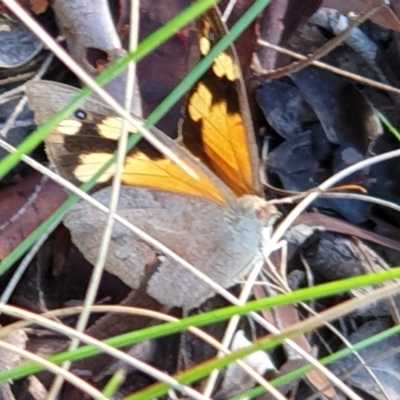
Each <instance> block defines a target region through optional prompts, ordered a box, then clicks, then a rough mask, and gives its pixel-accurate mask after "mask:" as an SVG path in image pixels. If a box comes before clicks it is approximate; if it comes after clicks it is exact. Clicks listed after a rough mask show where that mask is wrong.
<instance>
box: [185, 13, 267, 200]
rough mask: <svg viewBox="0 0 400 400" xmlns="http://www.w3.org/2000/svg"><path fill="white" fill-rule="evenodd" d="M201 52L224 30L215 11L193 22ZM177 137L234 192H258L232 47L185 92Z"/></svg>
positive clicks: (241, 86) (255, 163) (253, 152)
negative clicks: (189, 90)
mask: <svg viewBox="0 0 400 400" xmlns="http://www.w3.org/2000/svg"><path fill="white" fill-rule="evenodd" d="M197 25H198V42H199V50H200V53H201V55H202V56H205V55H207V53H208V52H209V51H210V50H211V49H212V47H213V46H214V44H215V43H217V42H218V41H219V40H220V39H221V38H222V36H223V35H224V34H225V32H226V27H225V26H224V25H223V24H222V22H221V20H220V18H219V15H218V14H217V13H216V10H211V11H209V12H207V13H206V14H204V15H203V16H202V18H200V19H199V20H198V23H197ZM181 140H182V142H183V144H184V146H185V147H186V148H187V149H189V150H190V152H191V153H192V154H194V155H195V156H196V157H198V158H200V159H201V160H202V161H203V163H205V164H206V165H207V166H208V167H209V168H210V169H211V170H212V171H213V172H214V173H215V174H216V175H217V176H218V177H219V178H220V179H221V180H222V181H223V182H224V183H225V184H226V185H227V186H228V187H229V188H230V189H231V190H232V191H233V192H234V193H235V194H236V195H238V196H240V195H244V194H259V191H260V182H259V165H258V155H257V147H256V144H255V136H254V132H253V127H252V124H251V118H250V112H249V107H248V103H247V96H246V92H245V88H244V84H243V78H242V74H241V71H240V67H239V63H238V60H237V55H236V52H235V50H234V48H233V47H228V48H227V49H226V50H225V51H224V52H222V53H221V54H219V55H218V56H217V57H216V58H215V60H214V62H213V64H212V67H211V68H210V69H209V70H208V71H207V72H206V73H205V74H204V75H203V76H202V78H201V79H200V80H199V82H198V83H197V84H196V85H195V86H194V88H193V90H192V91H191V92H190V94H189V99H188V102H187V107H186V115H185V118H184V120H183V122H182V124H181Z"/></svg>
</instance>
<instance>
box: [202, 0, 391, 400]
mask: <svg viewBox="0 0 400 400" xmlns="http://www.w3.org/2000/svg"><path fill="white" fill-rule="evenodd" d="M382 4H383V2H382V0H377V1H376V2H375V3H373V4H372V5H371V7H369V8H367V9H366V10H365V11H363V12H362V13H360V14H359V16H358V17H357V19H355V20H354V21H353V22H352V23H350V24H349V26H348V27H347V29H345V30H344V31H342V32H341V33H340V34H339V35H337V36H336V37H335V38H333V39H332V40H331V41H329V42H328V43H326V44H325V45H324V46H322V47H320V48H319V49H318V50H317V51H316V52H315V53H314V54H313V55H312V56H311V57H308V58H305V59H304V60H300V61H299V62H295V63H292V64H291V65H289V66H288V67H283V68H279V69H277V70H275V71H273V72H268V73H265V74H262V75H261V76H262V77H267V78H268V79H278V78H280V77H282V76H285V75H288V74H291V73H294V72H296V71H299V70H300V69H302V68H304V67H305V66H307V65H308V64H309V63H310V62H313V61H315V60H317V59H318V58H321V57H323V56H324V55H325V54H327V53H329V52H330V51H331V50H332V49H334V48H335V47H336V46H337V45H339V44H340V43H341V42H342V41H343V40H344V38H345V37H346V35H347V34H348V32H350V31H351V29H353V28H355V27H356V26H358V25H359V24H361V23H362V22H364V21H366V20H367V19H368V18H370V16H371V15H373V14H374V13H375V12H376V11H377V10H378V9H379V8H380V7H381V6H382ZM254 278H255V277H254ZM246 286H247V288H249V287H250V286H252V285H251V284H246ZM244 290H245V291H246V288H245V289H244ZM247 298H248V293H246V294H244V293H243V294H242V295H241V296H240V300H241V301H246V299H247ZM238 321H239V319H238V318H232V319H231V320H230V323H229V325H228V331H227V332H226V334H225V337H224V340H223V343H224V345H228V344H229V342H230V340H231V336H232V334H233V330H234V329H235V328H234V327H235V326H236V325H237V323H238ZM217 378H218V371H214V372H213V373H212V374H211V375H210V377H209V380H208V382H207V385H206V388H205V392H204V393H205V394H206V395H208V396H210V395H211V393H212V390H213V388H214V386H215V383H216V381H217Z"/></svg>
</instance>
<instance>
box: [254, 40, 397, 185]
mask: <svg viewBox="0 0 400 400" xmlns="http://www.w3.org/2000/svg"><path fill="white" fill-rule="evenodd" d="M258 43H259V44H260V45H261V46H266V47H270V48H271V49H274V50H276V51H278V52H280V53H283V54H287V55H289V56H291V57H293V58H298V59H299V60H304V61H309V60H310V58H308V57H306V56H303V55H302V54H299V53H296V52H294V51H292V50H288V49H285V48H283V47H281V46H276V45H274V44H272V43H269V42H266V41H264V40H259V41H258ZM310 64H311V65H314V66H316V67H318V68H321V69H325V70H327V71H330V72H332V73H334V74H337V75H341V76H343V77H345V78H349V79H352V80H354V81H356V82H360V83H363V84H365V85H369V86H371V87H375V88H377V89H380V90H386V91H388V92H393V93H396V94H400V89H398V88H396V87H393V86H389V85H386V84H384V83H380V82H377V81H374V80H372V79H369V78H365V77H363V76H361V75H357V74H354V73H352V72H348V71H345V70H343V69H340V68H337V67H334V66H332V65H329V64H326V63H324V62H322V61H310ZM291 65H292V64H291ZM307 65H308V64H307ZM273 190H276V188H273Z"/></svg>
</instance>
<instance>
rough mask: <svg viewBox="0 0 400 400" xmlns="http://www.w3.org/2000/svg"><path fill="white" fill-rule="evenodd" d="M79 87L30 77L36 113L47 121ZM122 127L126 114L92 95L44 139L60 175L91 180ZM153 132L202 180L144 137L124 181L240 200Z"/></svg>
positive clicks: (131, 157) (30, 98) (75, 180)
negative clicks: (193, 175) (182, 167)
mask: <svg viewBox="0 0 400 400" xmlns="http://www.w3.org/2000/svg"><path fill="white" fill-rule="evenodd" d="M77 91H78V89H76V88H73V87H70V86H68V85H63V84H60V83H55V82H48V81H35V82H30V83H29V84H28V85H27V95H28V102H29V106H30V108H31V109H32V110H33V111H34V112H35V121H36V123H38V124H41V123H43V122H45V121H47V120H48V119H49V118H50V117H51V116H52V115H53V114H54V113H55V112H56V111H58V110H60V109H61V108H62V107H64V106H65V105H66V104H67V103H68V102H69V101H70V100H71V99H72V97H73V96H75V95H76V93H77ZM120 128H121V119H120V118H119V117H117V116H116V115H115V113H114V112H113V111H112V110H111V109H110V108H109V107H107V106H105V105H104V104H103V102H102V101H101V100H100V99H99V98H97V97H96V96H91V97H90V98H89V99H88V100H87V101H85V103H84V104H83V105H82V106H81V107H80V108H79V109H78V110H77V111H76V112H75V113H74V115H71V116H70V117H68V118H66V119H64V120H63V121H62V122H61V123H60V124H59V125H57V127H56V128H55V129H54V131H52V132H51V133H50V134H49V136H48V137H47V138H46V140H45V144H46V152H47V154H48V156H49V158H50V161H51V163H52V164H53V165H54V166H55V168H56V169H57V171H58V172H59V173H60V175H61V176H63V177H64V178H66V179H67V180H69V181H70V182H73V183H74V184H77V185H78V184H81V183H83V182H86V181H87V180H89V179H90V178H91V176H92V175H93V174H94V173H95V172H97V171H98V170H99V169H100V167H101V166H102V165H103V164H104V163H105V162H106V161H108V160H109V159H110V157H111V156H112V154H113V152H115V151H116V149H117V140H118V137H119V135H120ZM152 132H153V134H154V135H156V136H157V138H158V139H159V140H161V141H162V142H163V143H164V144H165V145H167V146H168V147H169V148H170V149H173V150H174V151H175V152H176V154H178V156H179V157H180V158H181V159H182V160H183V161H184V162H185V163H186V164H187V165H188V166H189V167H190V168H191V169H192V170H193V171H195V173H196V174H197V179H194V178H192V177H190V176H189V175H188V174H187V173H186V172H185V171H183V170H182V169H181V168H179V167H178V166H177V165H176V164H175V163H173V162H171V161H170V160H169V159H167V158H165V157H164V156H163V155H162V154H161V153H159V152H158V151H157V150H155V149H154V148H152V147H151V146H150V145H148V144H147V143H145V142H144V141H142V142H143V143H139V144H138V145H137V147H135V148H134V149H133V150H131V151H130V152H129V153H128V154H127V156H126V160H125V167H124V173H123V176H122V183H124V184H127V185H131V186H143V187H147V188H153V189H158V190H167V191H172V192H177V193H183V194H191V195H195V196H200V197H204V198H208V199H210V200H213V201H216V202H217V203H219V204H221V205H228V204H232V202H235V200H234V198H233V196H232V194H231V193H230V191H229V189H228V188H226V187H225V186H224V184H223V183H222V182H220V181H219V180H218V178H216V177H215V176H213V174H211V173H210V171H208V170H207V169H206V168H205V167H204V166H202V165H201V164H200V163H199V162H198V161H197V160H195V159H193V157H191V156H190V155H189V154H188V153H187V152H186V151H185V150H183V149H182V148H181V147H180V146H179V145H177V144H176V143H175V142H174V141H173V140H171V139H170V138H168V137H167V136H166V135H164V134H163V133H162V132H160V131H158V130H157V129H154V128H153V129H152ZM113 175H114V167H111V168H110V169H109V170H108V171H107V172H106V173H105V174H104V175H103V176H102V177H101V178H100V179H99V182H101V183H108V182H109V181H110V179H111V178H112V176H113Z"/></svg>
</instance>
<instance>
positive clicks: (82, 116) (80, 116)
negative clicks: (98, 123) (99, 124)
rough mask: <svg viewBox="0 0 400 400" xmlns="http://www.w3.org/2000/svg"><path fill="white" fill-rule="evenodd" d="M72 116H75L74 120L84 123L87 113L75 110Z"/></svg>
mask: <svg viewBox="0 0 400 400" xmlns="http://www.w3.org/2000/svg"><path fill="white" fill-rule="evenodd" d="M74 116H75V118H76V119H79V120H81V121H84V120H86V118H87V113H86V112H85V111H83V110H76V111H75V113H74Z"/></svg>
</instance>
